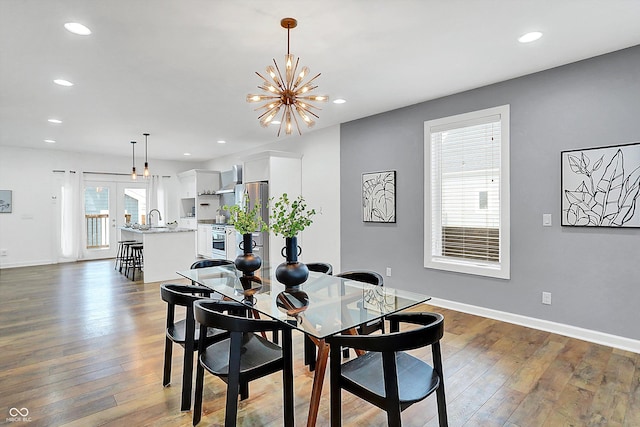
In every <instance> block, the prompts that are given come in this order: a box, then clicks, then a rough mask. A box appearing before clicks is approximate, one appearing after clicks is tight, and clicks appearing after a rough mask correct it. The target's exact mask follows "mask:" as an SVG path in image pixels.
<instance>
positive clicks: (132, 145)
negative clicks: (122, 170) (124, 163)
mask: <svg viewBox="0 0 640 427" xmlns="http://www.w3.org/2000/svg"><path fill="white" fill-rule="evenodd" d="M131 147H133V155H132V159H133V161H132V165H133V166H132V167H131V179H136V178H138V175H136V142H135V141H131Z"/></svg>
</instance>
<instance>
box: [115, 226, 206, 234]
mask: <svg viewBox="0 0 640 427" xmlns="http://www.w3.org/2000/svg"><path fill="white" fill-rule="evenodd" d="M120 230H124V231H130V232H132V233H138V234H157V233H185V232H187V231H196V230H194V229H193V228H181V227H177V228H169V227H152V228H150V229H148V230H140V229H138V228H131V227H120Z"/></svg>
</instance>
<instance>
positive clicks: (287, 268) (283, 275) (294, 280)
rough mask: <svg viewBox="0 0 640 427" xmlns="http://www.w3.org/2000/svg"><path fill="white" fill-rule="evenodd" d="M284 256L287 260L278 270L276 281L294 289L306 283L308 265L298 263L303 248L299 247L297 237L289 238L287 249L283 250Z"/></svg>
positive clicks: (286, 244)
mask: <svg viewBox="0 0 640 427" xmlns="http://www.w3.org/2000/svg"><path fill="white" fill-rule="evenodd" d="M281 253H282V256H284V257H285V258H286V260H287V261H286V262H283V263H282V264H280V265H279V266H278V268H276V279H278V282H280V283H282V284H283V285H284V286H285V287H287V288H292V287H295V286H298V285H300V284H302V283H304V282H305V281H306V280H307V278H308V277H309V269H308V268H307V266H306V265H304V264H303V263H301V262H298V255H300V254H301V253H302V248H300V247H299V246H298V238H297V237H287V238H286V239H285V247H284V248H282V251H281Z"/></svg>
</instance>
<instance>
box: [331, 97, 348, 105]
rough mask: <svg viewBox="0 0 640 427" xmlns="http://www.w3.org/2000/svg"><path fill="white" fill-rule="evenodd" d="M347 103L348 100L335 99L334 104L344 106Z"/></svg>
mask: <svg viewBox="0 0 640 427" xmlns="http://www.w3.org/2000/svg"><path fill="white" fill-rule="evenodd" d="M345 102H347V100H346V99H342V98H338V99H334V100H333V103H334V104H344V103H345Z"/></svg>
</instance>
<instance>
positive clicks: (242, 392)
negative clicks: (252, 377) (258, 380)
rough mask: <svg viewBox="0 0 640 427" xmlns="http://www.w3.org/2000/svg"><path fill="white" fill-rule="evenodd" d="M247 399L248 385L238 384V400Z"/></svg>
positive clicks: (244, 383)
mask: <svg viewBox="0 0 640 427" xmlns="http://www.w3.org/2000/svg"><path fill="white" fill-rule="evenodd" d="M248 398H249V383H248V382H246V381H245V382H243V383H242V384H240V400H245V399H248Z"/></svg>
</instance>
